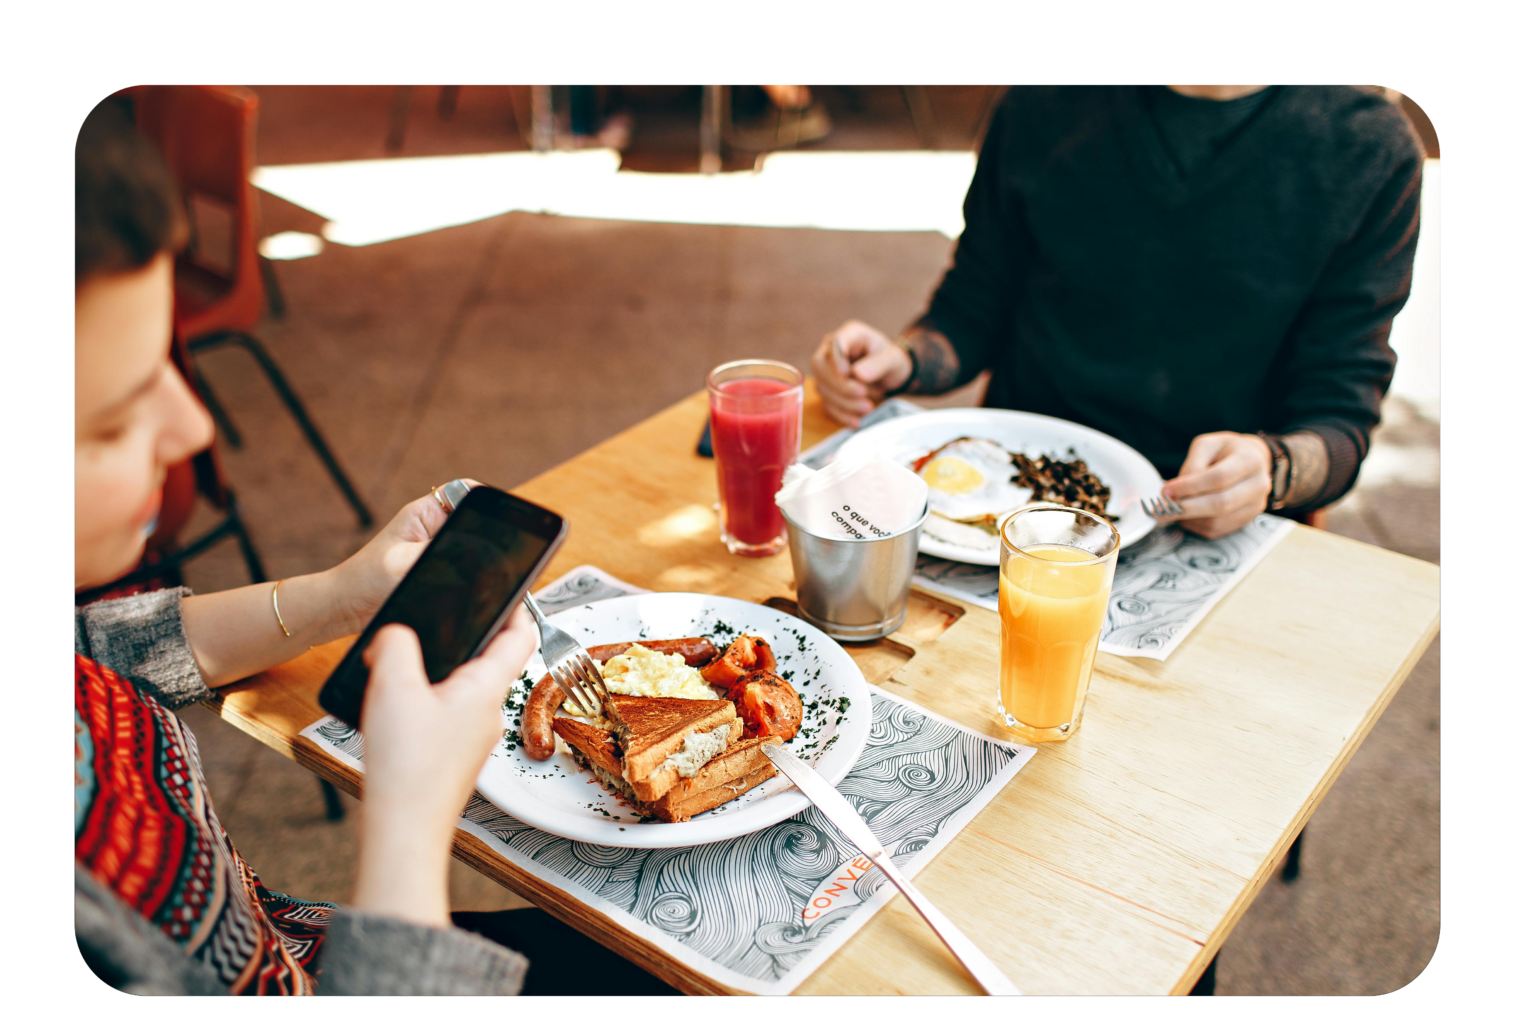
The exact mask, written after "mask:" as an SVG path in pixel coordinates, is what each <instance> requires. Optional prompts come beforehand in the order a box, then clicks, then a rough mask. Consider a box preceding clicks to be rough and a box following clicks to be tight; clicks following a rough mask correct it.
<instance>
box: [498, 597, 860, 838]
mask: <svg viewBox="0 0 1536 1024" xmlns="http://www.w3.org/2000/svg"><path fill="white" fill-rule="evenodd" d="M549 620H550V621H551V622H553V623H554V624H555V625H557V626H559V627H560V628H561V629H564V630H565V631H566V632H568V633H570V634H571V635H572V636H574V637H575V638H576V639H577V640H579V641H581V642H582V644H584V645H585V646H587V647H592V646H595V645H597V644H613V643H624V642H625V641H628V640H645V639H650V640H665V639H668V638H672V637H686V636H708V637H710V638H712V639H714V640H715V641H716V642H717V643H718V644H720V646H722V647H723V646H724V645H725V644H727V643H729V642H730V641H732V640H734V639H735V638H736V637H737V636H739V635H741V634H742V633H751V634H752V635H754V636H760V637H762V638H764V639H765V640H767V641H768V646H769V647H771V648H772V649H773V654H774V657H775V659H776V660H777V661H778V673H779V674H780V675H782V676H783V677H784V678H785V679H787V680H788V681H789V684H790V685H791V686H793V687H794V688H795V692H796V693H798V694H799V695H800V699H801V701H802V702H803V703H804V704H805V718H804V720H803V722H802V723H801V726H800V733H799V735H797V736H796V737H795V738H794V740H792V741H791V742H790V743H788V744H787V747H788V748H789V749H790V750H792V751H794V752H795V753H796V754H798V755H799V756H800V757H802V758H804V759H806V760H807V761H809V762H811V763H812V764H813V765H815V767H816V771H817V772H818V773H819V774H820V775H821V776H822V777H823V778H825V779H826V780H827V781H828V782H832V783H837V782H839V781H841V780H842V778H843V776H845V775H847V774H848V772H849V771H850V770H851V769H852V768H853V764H854V762H855V761H857V760H858V757H859V754H860V753H861V752H862V751H863V750H864V742H865V740H867V739H868V738H869V728H870V700H869V685H868V684H867V683H866V682H865V681H864V674H863V673H862V672H860V671H859V667H858V666H857V665H855V664H854V662H853V659H852V658H850V657H849V656H848V652H847V651H845V650H843V649H842V648H841V647H839V646H838V644H837V641H835V640H833V639H832V638H831V637H829V636H827V635H826V634H825V633H823V632H821V631H820V630H819V629H817V628H816V627H815V626H812V625H810V624H809V623H807V622H803V621H801V620H800V619H797V618H795V617H793V616H790V615H785V614H784V613H782V612H778V611H775V610H773V609H772V608H769V607H767V606H766V605H760V604H752V603H751V602H750V601H738V600H735V599H734V598H729V597H714V596H712V595H709V594H634V595H631V596H628V597H614V598H609V599H608V600H606V601H597V602H594V603H592V604H588V605H582V606H581V607H579V608H571V609H568V610H566V611H563V612H560V613H559V614H557V615H551V616H550V617H549ZM527 675H528V677H529V679H533V680H536V679H538V678H540V677H541V676H543V675H544V662H543V660H542V659H540V658H539V656H538V655H537V654H535V655H534V658H533V660H532V661H530V662H529V663H528V669H527ZM524 692H525V693H526V690H525V691H524ZM513 718H514V713H513V712H511V711H509V712H507V727H508V728H514V725H513ZM477 784H478V788H479V790H480V793H481V794H482V795H483V796H484V797H485V798H486V799H487V800H489V801H490V802H491V803H493V804H495V805H496V806H497V807H500V808H501V809H502V810H504V811H506V812H507V813H508V814H510V815H512V816H513V817H515V818H517V819H519V820H521V821H524V822H527V823H528V824H529V825H532V826H534V827H535V828H539V829H543V830H544V831H545V832H553V833H554V834H555V835H558V836H564V837H565V838H567V839H575V840H577V841H579V842H584V843H595V844H598V845H600V846H627V847H641V848H645V849H656V848H663V847H675V846H695V845H697V844H699V843H712V842H715V841H717V840H720V839H733V838H735V837H736V836H742V835H746V834H747V833H749V832H756V831H757V830H758V829H762V828H767V827H768V826H769V825H774V824H777V823H778V822H780V821H783V820H784V819H785V818H788V817H791V816H792V815H795V814H798V813H800V812H801V811H803V810H805V808H806V807H808V806H809V803H808V802H807V800H806V799H805V797H804V796H802V795H801V794H800V791H799V790H797V789H794V788H793V787H791V786H790V784H789V782H788V780H786V779H785V778H784V777H783V776H776V777H775V778H772V779H770V780H768V781H767V782H765V783H763V784H762V785H761V786H758V787H757V788H755V789H752V790H749V791H748V792H747V793H745V794H744V795H742V796H740V797H738V798H737V799H735V800H733V801H731V802H730V803H727V804H722V805H721V806H719V807H716V808H715V809H714V810H712V811H707V812H705V813H704V814H701V815H699V816H698V817H696V818H694V819H692V820H691V821H684V822H660V821H653V822H645V823H642V822H641V821H640V815H639V814H638V813H637V812H636V811H635V810H634V808H632V807H630V806H629V805H628V804H626V803H624V802H623V801H622V800H620V799H619V798H618V797H616V796H614V795H613V794H611V793H609V792H608V791H607V790H605V789H603V788H602V787H601V786H600V785H598V784H597V782H596V780H594V779H593V777H592V775H591V773H590V772H587V771H584V770H582V769H581V768H578V767H577V766H576V761H575V759H574V758H572V756H571V754H570V752H569V751H568V750H566V749H565V744H564V743H563V742H557V744H556V751H555V755H554V756H553V757H551V758H550V759H549V760H548V761H535V760H533V759H532V758H530V757H529V756H528V755H527V754H526V753H525V752H524V751H523V749H522V747H521V746H517V747H516V748H515V749H508V748H507V745H506V744H502V745H501V746H499V747H498V748H497V750H496V752H495V753H494V754H492V755H491V759H490V760H489V761H487V762H486V763H485V767H484V768H482V769H481V770H480V778H479V780H478V783H477Z"/></svg>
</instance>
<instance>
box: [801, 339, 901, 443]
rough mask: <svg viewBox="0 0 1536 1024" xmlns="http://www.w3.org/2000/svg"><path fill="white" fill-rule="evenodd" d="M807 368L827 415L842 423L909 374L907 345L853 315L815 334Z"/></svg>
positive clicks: (853, 421) (853, 420) (855, 421)
mask: <svg viewBox="0 0 1536 1024" xmlns="http://www.w3.org/2000/svg"><path fill="white" fill-rule="evenodd" d="M811 371H812V373H814V374H815V376H816V389H817V391H818V392H819V393H820V395H821V404H822V407H823V408H825V409H826V410H827V415H828V416H831V417H832V418H833V419H834V420H836V421H837V422H839V423H841V424H843V425H844V426H847V427H854V428H857V427H858V425H859V421H860V420H861V419H863V418H864V417H865V416H867V415H869V413H870V412H872V411H874V408H875V406H876V405H878V404H880V402H881V401H882V400H883V399H884V398H885V394H886V392H888V391H890V390H892V389H893V388H899V387H901V385H903V384H905V383H906V381H907V378H908V377H910V376H912V357H911V356H910V355H908V353H907V350H906V349H904V348H902V347H901V346H900V345H898V344H896V343H895V342H893V341H892V340H891V339H890V338H887V337H886V336H885V335H884V334H881V333H880V332H879V331H877V330H875V329H874V328H873V327H871V326H869V325H868V324H866V323H862V322H860V321H858V320H849V321H848V322H847V323H845V324H843V326H841V327H839V328H838V329H837V330H835V331H833V332H832V333H831V334H829V335H827V336H826V337H825V338H823V339H821V344H820V345H819V346H817V348H816V353H815V354H814V355H813V356H811Z"/></svg>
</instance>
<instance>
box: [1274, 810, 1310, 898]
mask: <svg viewBox="0 0 1536 1024" xmlns="http://www.w3.org/2000/svg"><path fill="white" fill-rule="evenodd" d="M1306 834H1307V828H1306V826H1305V825H1303V826H1302V828H1301V831H1300V832H1297V833H1296V840H1295V842H1293V843H1291V848H1290V849H1289V850H1287V851H1286V852H1285V867H1283V868H1281V869H1280V881H1282V882H1284V883H1285V884H1286V885H1290V884H1291V883H1292V882H1294V881H1296V879H1298V878H1300V877H1301V840H1302V837H1304V836H1305V835H1306Z"/></svg>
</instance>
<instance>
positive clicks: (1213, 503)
mask: <svg viewBox="0 0 1536 1024" xmlns="http://www.w3.org/2000/svg"><path fill="white" fill-rule="evenodd" d="M1270 465H1271V460H1270V454H1269V445H1267V444H1265V443H1264V439H1263V438H1262V437H1257V436H1255V435H1253V434H1234V433H1232V432H1231V431H1228V430H1223V431H1218V432H1217V433H1214V434H1201V435H1200V436H1199V437H1197V438H1195V439H1194V440H1193V441H1191V442H1190V444H1189V454H1188V455H1187V456H1185V458H1184V465H1183V467H1182V468H1180V470H1179V475H1178V476H1177V477H1175V478H1174V479H1172V480H1170V481H1168V482H1167V483H1166V484H1164V485H1163V495H1164V496H1165V497H1168V498H1172V499H1173V500H1174V501H1177V502H1178V503H1179V504H1180V505H1183V506H1184V512H1185V515H1184V517H1182V518H1181V519H1180V520H1179V525H1180V526H1182V527H1184V529H1186V530H1189V531H1190V532H1192V533H1198V534H1199V535H1200V536H1202V537H1212V538H1215V537H1224V536H1226V535H1227V534H1229V533H1232V532H1233V531H1234V530H1240V529H1242V528H1243V527H1244V526H1247V525H1248V524H1249V523H1251V522H1253V520H1254V517H1255V516H1257V515H1258V514H1259V513H1260V512H1263V511H1264V506H1265V505H1266V504H1268V503H1269V491H1270V482H1271V481H1270V475H1269V471H1270Z"/></svg>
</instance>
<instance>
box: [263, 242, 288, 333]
mask: <svg viewBox="0 0 1536 1024" xmlns="http://www.w3.org/2000/svg"><path fill="white" fill-rule="evenodd" d="M256 265H257V266H258V267H260V268H261V283H262V285H263V286H265V288H266V290H267V311H268V312H270V313H271V314H272V318H273V319H274V320H281V319H282V318H283V317H285V316H287V315H288V303H287V302H285V301H283V289H282V285H281V284H280V283H279V282H278V280H277V271H276V270H275V269H273V267H272V261H271V260H269V259H267V258H266V257H265V256H257V257H256Z"/></svg>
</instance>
